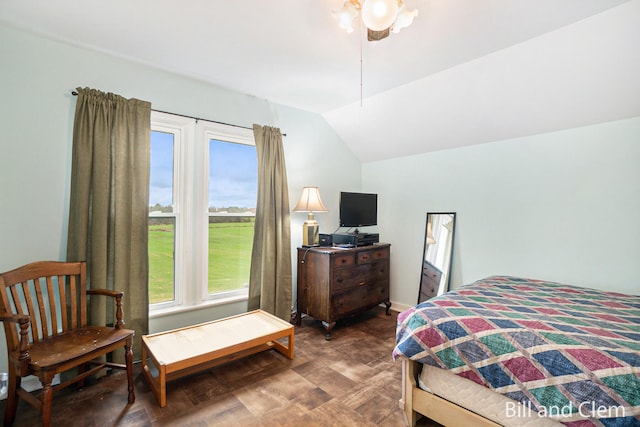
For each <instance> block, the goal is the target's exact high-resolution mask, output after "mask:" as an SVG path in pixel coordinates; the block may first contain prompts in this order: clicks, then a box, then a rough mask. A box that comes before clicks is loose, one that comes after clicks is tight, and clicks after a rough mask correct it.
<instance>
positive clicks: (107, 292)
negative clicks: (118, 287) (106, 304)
mask: <svg viewBox="0 0 640 427" xmlns="http://www.w3.org/2000/svg"><path fill="white" fill-rule="evenodd" d="M87 295H104V296H107V297H112V298H118V297H120V298H122V296H123V295H124V292H122V291H111V290H109V289H87Z"/></svg>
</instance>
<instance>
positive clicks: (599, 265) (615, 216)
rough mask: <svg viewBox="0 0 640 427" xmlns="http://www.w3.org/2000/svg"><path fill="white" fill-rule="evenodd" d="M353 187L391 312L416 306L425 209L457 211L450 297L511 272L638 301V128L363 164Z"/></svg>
mask: <svg viewBox="0 0 640 427" xmlns="http://www.w3.org/2000/svg"><path fill="white" fill-rule="evenodd" d="M362 182H363V187H364V188H366V189H367V190H370V191H375V192H378V193H379V198H380V203H381V211H380V212H379V223H380V224H381V225H380V233H381V236H382V237H383V239H384V240H385V241H388V242H390V243H392V245H393V246H392V268H391V276H392V283H391V299H392V301H394V302H396V303H399V304H404V305H411V304H412V303H415V301H416V300H417V295H418V283H419V280H420V265H421V264H420V263H421V253H422V250H423V240H422V239H423V236H424V223H425V220H426V213H427V211H432V212H437V211H440V212H442V211H454V212H457V227H456V235H455V244H454V260H453V286H454V287H457V286H460V285H461V284H464V283H468V282H471V281H474V280H477V279H481V278H483V277H486V276H489V275H493V274H509V275H517V276H523V277H529V278H539V279H546V280H553V281H560V282H564V283H568V284H575V285H579V286H586V287H594V288H599V289H604V290H612V291H619V292H626V293H633V294H638V293H639V292H640V282H639V280H640V261H639V260H640V221H638V215H639V213H640V118H632V119H627V120H622V121H616V122H610V123H604V124H600V125H594V126H588V127H582V128H576V129H570V130H565V131H559V132H553V133H548V134H543V135H536V136H531V137H526V138H518V139H513V140H508V141H500V142H494V143H489V144H483V145H477V146H471V147H465V148H459V149H455V150H446V151H440V152H434V153H430V154H424V155H419V156H411V157H406V158H398V159H393V160H387V161H380V162H373V163H368V164H365V165H363V174H362Z"/></svg>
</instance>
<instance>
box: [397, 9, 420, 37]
mask: <svg viewBox="0 0 640 427" xmlns="http://www.w3.org/2000/svg"><path fill="white" fill-rule="evenodd" d="M416 16H418V10H417V9H413V10H409V9H407V6H405V5H404V4H403V5H402V6H401V7H400V9H399V10H398V17H397V18H396V20H395V22H394V23H393V26H392V27H391V32H392V33H399V32H400V30H401V29H403V28H406V27H408V26H409V25H411V23H412V22H413V18H415V17H416Z"/></svg>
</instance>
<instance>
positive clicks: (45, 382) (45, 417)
mask: <svg viewBox="0 0 640 427" xmlns="http://www.w3.org/2000/svg"><path fill="white" fill-rule="evenodd" d="M52 381H53V378H48V376H47V378H45V379H40V382H41V383H42V394H41V395H40V398H41V400H42V409H41V411H40V413H41V416H42V427H49V426H50V425H51V407H52V406H53V388H52V387H51V382H52Z"/></svg>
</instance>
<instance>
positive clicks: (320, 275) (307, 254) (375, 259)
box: [295, 244, 391, 340]
mask: <svg viewBox="0 0 640 427" xmlns="http://www.w3.org/2000/svg"><path fill="white" fill-rule="evenodd" d="M390 246H391V245H389V244H376V245H372V246H360V247H356V248H349V249H342V248H333V247H312V248H298V286H297V290H298V298H297V305H298V307H297V311H296V314H295V322H296V324H298V325H299V324H300V321H301V318H302V315H303V314H306V315H308V316H311V317H313V318H315V319H317V320H320V321H322V326H324V328H325V330H326V334H325V338H326V339H327V340H330V339H331V330H332V329H333V327H334V326H335V324H336V321H337V320H339V319H341V318H343V317H347V316H351V315H354V314H358V313H360V312H363V311H365V310H368V309H370V308H372V307H375V306H376V305H379V304H381V303H384V304H385V305H386V307H387V314H390V313H389V308H390V307H391V302H390V301H389V258H390Z"/></svg>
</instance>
